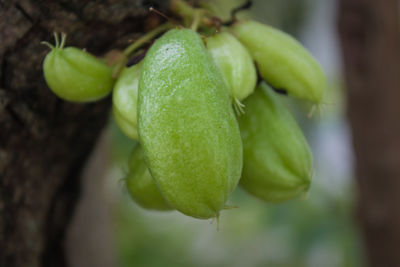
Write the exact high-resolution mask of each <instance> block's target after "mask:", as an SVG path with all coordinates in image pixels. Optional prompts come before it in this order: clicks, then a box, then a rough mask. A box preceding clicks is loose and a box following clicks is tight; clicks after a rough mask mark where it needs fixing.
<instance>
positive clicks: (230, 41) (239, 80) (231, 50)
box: [205, 32, 257, 101]
mask: <svg viewBox="0 0 400 267" xmlns="http://www.w3.org/2000/svg"><path fill="white" fill-rule="evenodd" d="M205 41H206V45H207V49H208V50H209V51H210V53H211V55H212V57H213V59H214V62H215V64H216V65H217V67H218V68H219V69H220V70H221V72H222V76H223V78H224V80H225V82H226V84H227V85H228V88H229V89H230V91H231V96H232V97H233V98H234V99H237V100H239V101H242V100H243V99H245V98H246V97H247V96H248V95H250V94H251V93H252V92H253V91H254V88H255V87H256V82H257V73H256V68H255V67H254V63H253V59H252V58H251V56H250V54H249V52H248V51H247V49H246V48H245V47H244V46H243V45H242V44H241V43H240V42H239V41H238V40H237V39H236V38H235V37H234V36H232V35H231V34H230V33H228V32H221V33H217V34H215V35H213V36H210V37H208V38H206V40H205Z"/></svg>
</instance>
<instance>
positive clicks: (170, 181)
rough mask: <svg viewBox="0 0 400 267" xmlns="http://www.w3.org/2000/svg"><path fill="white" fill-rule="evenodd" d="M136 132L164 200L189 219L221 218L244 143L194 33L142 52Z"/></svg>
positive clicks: (173, 33)
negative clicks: (221, 211)
mask: <svg viewBox="0 0 400 267" xmlns="http://www.w3.org/2000/svg"><path fill="white" fill-rule="evenodd" d="M138 126H139V128H138V130H139V140H140V142H141V144H142V147H143V150H144V154H145V157H146V161H147V164H148V166H149V169H150V171H151V173H152V175H153V177H154V179H155V180H156V182H157V185H158V187H159V189H160V191H161V192H162V194H163V195H164V197H165V198H166V199H167V201H168V202H169V203H171V205H172V206H174V207H175V208H176V209H177V210H178V211H180V212H182V213H184V214H186V215H189V216H192V217H196V218H203V219H206V218H211V217H216V216H217V217H218V214H219V211H220V210H221V209H222V208H223V206H224V204H225V202H226V200H227V198H228V196H229V194H230V193H231V192H232V191H233V190H234V188H235V187H236V185H237V183H238V181H239V178H240V173H241V169H242V143H241V138H240V132H239V127H238V124H237V121H236V118H235V115H234V113H233V110H232V107H231V100H230V97H229V91H228V89H227V88H226V85H225V83H224V81H223V78H222V77H221V74H220V72H219V71H218V69H217V67H216V66H215V64H214V62H213V60H212V58H211V56H210V54H209V53H208V51H207V50H206V48H205V46H204V44H203V42H202V40H201V38H200V37H199V36H198V34H197V33H196V32H194V31H192V30H188V29H182V30H177V29H174V30H170V31H169V32H167V33H166V34H164V35H163V36H162V37H161V38H160V39H158V40H157V41H156V42H155V43H154V44H153V45H152V47H151V48H150V50H149V51H148V52H147V55H146V57H145V59H144V62H143V69H142V75H141V78H140V81H139V101H138Z"/></svg>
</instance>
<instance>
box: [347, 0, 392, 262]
mask: <svg viewBox="0 0 400 267" xmlns="http://www.w3.org/2000/svg"><path fill="white" fill-rule="evenodd" d="M339 11H340V17H339V31H340V36H341V41H342V48H343V54H344V63H345V76H346V80H347V87H348V115H349V118H350V123H351V127H352V131H353V143H354V150H355V155H356V162H357V168H356V175H357V183H358V190H359V197H358V203H359V204H358V215H359V222H360V224H361V228H362V230H363V234H364V239H365V246H366V252H367V260H368V261H369V264H370V266H400V253H399V252H400V206H399V203H400V123H399V115H400V104H399V99H400V50H399V48H400V17H399V2H398V1H396V0H387V1H376V0H341V1H340V10H339Z"/></svg>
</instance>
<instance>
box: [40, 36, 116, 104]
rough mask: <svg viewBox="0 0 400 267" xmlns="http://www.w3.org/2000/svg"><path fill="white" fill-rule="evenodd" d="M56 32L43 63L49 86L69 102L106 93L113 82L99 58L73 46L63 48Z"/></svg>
mask: <svg viewBox="0 0 400 267" xmlns="http://www.w3.org/2000/svg"><path fill="white" fill-rule="evenodd" d="M65 39H66V36H65V35H63V36H62V39H61V43H59V42H58V37H57V35H56V46H52V45H50V44H48V43H45V44H47V45H48V46H49V47H50V48H51V51H50V53H48V54H47V55H46V58H45V60H44V62H43V72H44V77H45V79H46V82H47V85H48V86H49V88H50V89H51V90H52V91H53V92H54V93H55V94H56V95H57V96H58V97H60V98H62V99H64V100H68V101H71V102H91V101H96V100H99V99H101V98H103V97H105V96H106V95H108V94H109V93H110V92H111V90H112V88H113V85H114V79H113V78H112V75H111V74H112V71H111V68H110V67H109V66H107V65H106V64H105V63H104V62H103V61H101V60H100V59H98V58H96V57H95V56H93V55H91V54H89V53H88V52H85V51H83V50H81V49H79V48H76V47H67V48H64V44H65Z"/></svg>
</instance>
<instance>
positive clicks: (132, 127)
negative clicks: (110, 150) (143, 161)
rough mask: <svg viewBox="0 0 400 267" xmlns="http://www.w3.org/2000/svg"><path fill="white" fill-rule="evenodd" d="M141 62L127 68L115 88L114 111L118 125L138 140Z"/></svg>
mask: <svg viewBox="0 0 400 267" xmlns="http://www.w3.org/2000/svg"><path fill="white" fill-rule="evenodd" d="M140 71H141V64H137V65H134V66H132V67H129V68H125V69H124V70H123V71H122V72H121V74H120V75H119V77H118V80H117V82H116V83H115V86H114V90H113V113H114V117H115V119H116V122H117V124H118V126H119V127H120V128H121V130H122V131H123V132H124V133H125V134H126V135H127V136H128V137H130V138H132V139H135V140H137V139H138V133H137V96H138V88H139V78H140Z"/></svg>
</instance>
